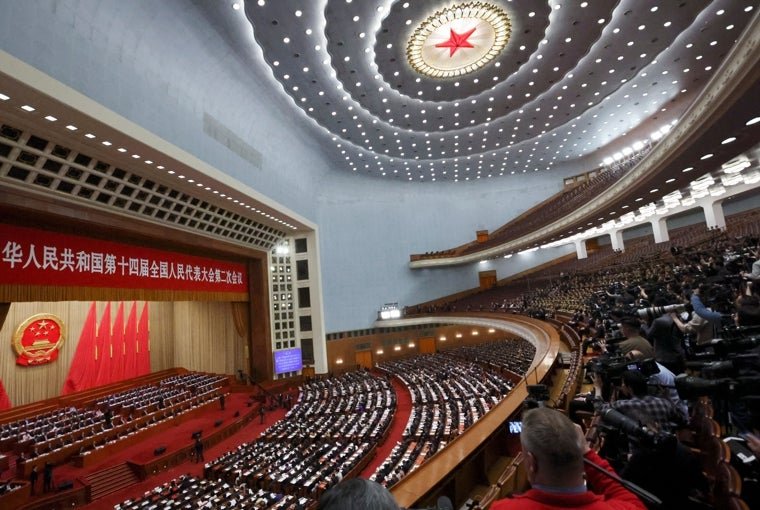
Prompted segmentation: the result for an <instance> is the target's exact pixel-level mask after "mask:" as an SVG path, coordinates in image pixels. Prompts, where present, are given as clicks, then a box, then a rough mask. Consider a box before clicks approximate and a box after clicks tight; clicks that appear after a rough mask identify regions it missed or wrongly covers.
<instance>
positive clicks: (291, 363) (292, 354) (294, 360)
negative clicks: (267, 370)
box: [274, 349, 303, 374]
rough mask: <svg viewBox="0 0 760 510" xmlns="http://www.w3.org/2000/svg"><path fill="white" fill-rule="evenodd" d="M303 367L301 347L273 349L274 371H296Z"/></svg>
mask: <svg viewBox="0 0 760 510" xmlns="http://www.w3.org/2000/svg"><path fill="white" fill-rule="evenodd" d="M302 368H303V360H302V359H301V349H288V350H287V351H275V353H274V373H275V374H284V373H285V372H297V371H298V370H301V369H302Z"/></svg>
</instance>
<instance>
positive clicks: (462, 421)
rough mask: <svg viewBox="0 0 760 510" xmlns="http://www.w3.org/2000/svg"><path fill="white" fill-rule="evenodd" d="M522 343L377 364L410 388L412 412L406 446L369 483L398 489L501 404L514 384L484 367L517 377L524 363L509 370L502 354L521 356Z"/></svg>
mask: <svg viewBox="0 0 760 510" xmlns="http://www.w3.org/2000/svg"><path fill="white" fill-rule="evenodd" d="M521 342H524V340H508V341H503V342H494V343H492V344H488V345H485V346H483V347H482V348H481V350H478V349H477V348H475V349H466V348H465V349H462V350H461V351H460V350H453V351H452V352H446V353H438V354H432V355H420V356H415V357H412V358H407V359H404V360H398V361H392V362H386V363H382V364H380V365H378V369H379V370H381V371H383V372H385V373H387V374H389V375H392V376H394V377H396V378H398V380H400V381H401V382H402V383H403V384H404V385H405V386H406V387H407V389H408V390H409V393H410V395H411V400H412V409H411V412H410V416H409V420H408V422H407V425H406V427H405V430H404V433H403V436H402V441H400V442H398V443H397V444H396V445H395V446H394V448H393V450H392V451H391V454H390V455H389V456H388V458H386V459H385V460H384V461H383V463H382V464H381V465H380V466H379V467H378V468H377V470H376V471H375V473H373V474H372V476H371V477H370V478H371V479H372V480H374V481H377V482H378V483H380V484H382V485H385V486H388V487H390V486H392V485H394V484H395V483H396V482H398V481H399V480H400V479H401V478H403V477H404V476H406V475H407V474H408V473H410V472H412V471H414V470H415V469H417V468H418V467H419V466H421V465H422V464H423V463H424V462H425V461H426V460H427V459H429V458H430V457H431V456H432V455H433V454H435V453H436V452H437V451H438V450H440V449H441V448H443V447H444V446H446V444H448V442H449V441H451V440H453V439H455V438H456V437H457V436H459V435H461V434H463V433H464V431H465V430H466V429H467V428H469V427H470V426H471V425H472V424H473V423H475V422H476V421H477V420H479V419H480V418H481V417H482V416H483V415H485V414H486V413H487V412H488V411H489V410H490V409H492V408H493V407H494V406H495V405H496V404H498V403H499V402H500V401H501V400H502V399H503V398H504V397H505V396H506V395H507V394H508V393H509V392H510V391H511V389H512V384H511V383H510V381H509V380H508V379H506V378H505V377H504V376H503V375H501V373H500V371H492V370H489V369H487V368H484V366H488V364H491V365H496V366H499V367H500V368H505V369H507V370H509V371H512V372H514V373H518V372H519V371H520V366H521V365H520V363H521V361H520V360H519V359H518V360H516V362H515V364H513V365H508V357H506V356H504V357H502V355H503V353H504V351H505V350H506V351H509V350H510V349H514V352H520V349H521V348H524V345H522V344H521ZM526 343H527V342H526ZM502 344H504V345H502ZM534 352H535V349H534ZM491 354H493V355H494V359H493V360H492V359H491V358H490V355H491ZM503 364H507V366H505V365H503ZM523 373H524V370H523Z"/></svg>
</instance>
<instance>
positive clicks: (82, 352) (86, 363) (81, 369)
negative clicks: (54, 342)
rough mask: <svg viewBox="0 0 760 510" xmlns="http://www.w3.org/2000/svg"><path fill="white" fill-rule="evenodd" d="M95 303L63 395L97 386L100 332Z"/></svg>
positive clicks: (64, 384)
mask: <svg viewBox="0 0 760 510" xmlns="http://www.w3.org/2000/svg"><path fill="white" fill-rule="evenodd" d="M97 315H98V314H97V311H96V307H95V302H94V301H93V302H92V305H91V306H90V311H89V313H88V314H87V318H86V319H85V321H84V325H83V326H82V333H80V335H79V343H78V344H77V349H76V351H75V352H74V359H72V360H71V367H69V374H68V375H67V376H66V382H64V383H63V390H61V395H68V394H69V393H74V392H75V391H81V390H86V389H89V388H92V387H93V386H95V378H96V377H97V372H98V367H97V364H96V363H97V362H96V360H95V349H96V347H95V338H96V336H97V331H98V316H97Z"/></svg>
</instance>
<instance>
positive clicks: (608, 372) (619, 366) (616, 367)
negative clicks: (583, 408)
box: [586, 354, 660, 384]
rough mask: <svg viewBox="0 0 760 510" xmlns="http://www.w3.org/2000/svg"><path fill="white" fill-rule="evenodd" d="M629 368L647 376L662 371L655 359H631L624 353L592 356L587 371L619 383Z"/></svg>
mask: <svg viewBox="0 0 760 510" xmlns="http://www.w3.org/2000/svg"><path fill="white" fill-rule="evenodd" d="M628 370H638V371H639V372H641V373H642V374H644V375H645V376H646V377H649V376H651V375H654V374H657V373H659V372H660V369H659V367H658V366H657V362H656V361H655V360H654V359H646V360H641V361H633V360H629V359H628V358H626V357H625V356H623V355H620V354H616V355H609V356H605V355H602V356H598V357H596V358H592V359H590V360H589V361H588V363H586V371H587V372H589V373H591V374H601V375H602V376H603V377H604V378H605V380H607V381H609V382H611V383H613V384H617V383H619V382H620V379H621V378H622V376H623V373H624V372H626V371H628Z"/></svg>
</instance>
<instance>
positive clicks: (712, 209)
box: [699, 199, 726, 230]
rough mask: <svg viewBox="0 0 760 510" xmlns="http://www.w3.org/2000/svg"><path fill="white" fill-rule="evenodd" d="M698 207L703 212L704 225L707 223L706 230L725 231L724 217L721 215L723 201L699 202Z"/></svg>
mask: <svg viewBox="0 0 760 510" xmlns="http://www.w3.org/2000/svg"><path fill="white" fill-rule="evenodd" d="M699 205H700V206H701V207H702V210H703V211H704V212H705V223H707V229H708V230H713V229H716V228H718V229H720V230H726V217H725V216H724V215H723V201H722V200H707V199H704V200H700V201H699Z"/></svg>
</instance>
